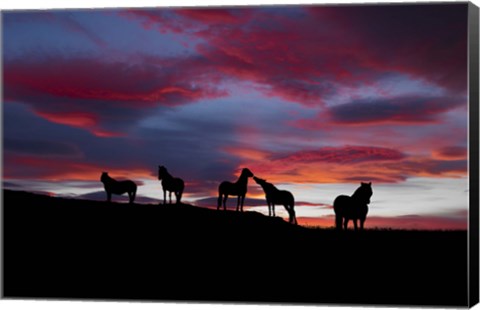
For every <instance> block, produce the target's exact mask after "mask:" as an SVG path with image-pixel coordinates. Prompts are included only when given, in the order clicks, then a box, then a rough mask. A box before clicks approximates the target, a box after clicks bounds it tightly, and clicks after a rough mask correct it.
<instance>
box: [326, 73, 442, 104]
mask: <svg viewBox="0 0 480 310" xmlns="http://www.w3.org/2000/svg"><path fill="white" fill-rule="evenodd" d="M335 88H336V89H337V91H336V92H334V93H333V94H332V95H331V96H329V97H327V98H325V102H326V103H327V106H335V105H340V104H345V103H350V102H351V101H353V100H359V99H376V98H385V97H387V98H397V97H410V96H412V97H413V96H421V97H441V96H445V95H446V91H445V89H443V88H441V87H440V86H437V85H435V84H432V83H430V82H428V81H426V80H422V79H416V78H412V77H411V76H408V75H406V74H402V73H386V74H382V75H380V76H378V77H377V78H376V80H375V81H374V83H368V84H364V83H362V84H359V85H353V86H352V85H343V84H336V85H335Z"/></svg>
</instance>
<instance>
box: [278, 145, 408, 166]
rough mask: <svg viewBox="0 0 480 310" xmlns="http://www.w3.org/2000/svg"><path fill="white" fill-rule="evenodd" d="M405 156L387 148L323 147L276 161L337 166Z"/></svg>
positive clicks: (396, 159)
mask: <svg viewBox="0 0 480 310" xmlns="http://www.w3.org/2000/svg"><path fill="white" fill-rule="evenodd" d="M405 157H406V156H405V154H403V153H401V152H399V151H396V150H393V149H387V148H381V147H368V146H345V147H323V148H320V149H318V150H312V151H300V152H296V153H293V154H290V155H287V156H284V157H277V158H275V159H276V160H280V161H286V162H288V161H290V162H298V163H315V162H329V163H336V164H349V163H361V162H369V161H377V162H378V161H388V160H395V161H398V160H401V159H404V158H405Z"/></svg>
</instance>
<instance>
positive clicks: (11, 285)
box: [4, 190, 467, 306]
mask: <svg viewBox="0 0 480 310" xmlns="http://www.w3.org/2000/svg"><path fill="white" fill-rule="evenodd" d="M4 221H5V222H4V293H5V296H6V297H44V298H95V299H129V300H135V299H144V300H195V301H237V302H238V301H245V302H269V303H274V302H283V303H293V302H302V303H328V304H333V303H341V304H352V303H361V304H391V305H393V304H403V305H444V306H445V305H451V306H465V305H466V303H467V242H466V241H467V232H465V231H457V232H428V231H423V232H422V231H386V230H385V231H377V230H370V231H369V230H367V231H364V232H362V233H360V234H355V233H353V232H346V233H345V232H343V233H340V232H336V231H334V230H330V229H309V228H305V227H300V226H293V225H290V224H288V223H287V222H285V221H284V220H282V219H280V218H269V217H266V216H264V215H262V214H259V213H256V212H245V213H236V212H234V211H226V212H225V211H216V210H210V209H205V208H199V207H194V206H191V205H185V204H182V205H142V204H133V205H129V204H119V203H106V202H100V201H90V200H75V199H64V198H53V197H48V196H42V195H36V194H31V193H26V192H16V191H10V190H4Z"/></svg>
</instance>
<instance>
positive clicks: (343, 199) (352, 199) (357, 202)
mask: <svg viewBox="0 0 480 310" xmlns="http://www.w3.org/2000/svg"><path fill="white" fill-rule="evenodd" d="M372 195H373V191H372V182H370V183H363V182H362V183H361V185H360V187H359V188H357V189H356V190H355V192H354V193H353V194H352V196H347V195H340V196H338V197H337V198H335V200H334V202H333V210H334V211H335V225H336V227H337V229H339V230H341V229H342V224H343V227H344V229H345V230H347V227H348V221H349V220H352V221H353V226H354V227H355V230H357V220H360V229H361V230H363V224H364V223H365V219H366V217H367V213H368V204H369V203H370V197H372Z"/></svg>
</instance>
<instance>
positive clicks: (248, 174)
mask: <svg viewBox="0 0 480 310" xmlns="http://www.w3.org/2000/svg"><path fill="white" fill-rule="evenodd" d="M241 175H243V176H245V177H247V178H251V177H253V173H252V172H251V171H250V169H248V168H243V169H242V174H241Z"/></svg>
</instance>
